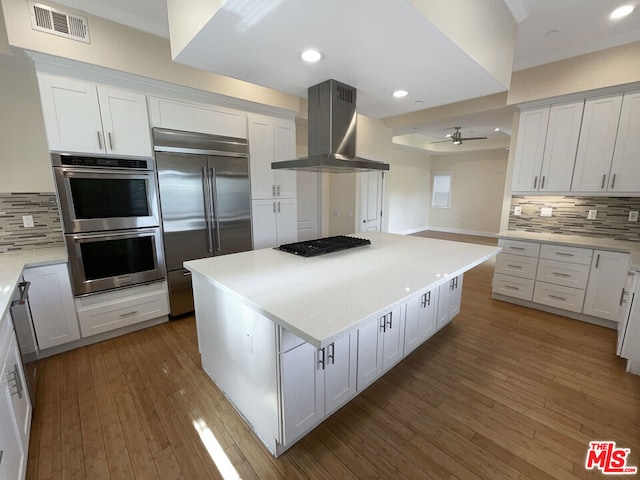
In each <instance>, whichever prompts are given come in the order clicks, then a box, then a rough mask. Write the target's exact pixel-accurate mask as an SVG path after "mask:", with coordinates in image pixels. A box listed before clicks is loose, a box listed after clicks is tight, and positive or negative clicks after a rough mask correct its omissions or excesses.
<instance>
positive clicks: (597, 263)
mask: <svg viewBox="0 0 640 480" xmlns="http://www.w3.org/2000/svg"><path fill="white" fill-rule="evenodd" d="M598 265H600V254H598V256H597V257H596V268H598Z"/></svg>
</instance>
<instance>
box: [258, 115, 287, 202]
mask: <svg viewBox="0 0 640 480" xmlns="http://www.w3.org/2000/svg"><path fill="white" fill-rule="evenodd" d="M295 142H296V135H295V123H294V122H293V120H284V119H280V118H273V117H266V116H263V115H250V116H249V151H250V155H251V156H250V159H251V162H250V165H251V198H253V199H254V200H262V199H273V198H295V197H296V172H295V171H293V170H272V169H271V162H275V161H279V160H293V159H294V158H295V149H296V143H295Z"/></svg>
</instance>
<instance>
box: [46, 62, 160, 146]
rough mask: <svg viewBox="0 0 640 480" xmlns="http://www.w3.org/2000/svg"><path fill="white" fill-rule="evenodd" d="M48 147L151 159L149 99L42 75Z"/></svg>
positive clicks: (113, 89)
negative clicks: (147, 100)
mask: <svg viewBox="0 0 640 480" xmlns="http://www.w3.org/2000/svg"><path fill="white" fill-rule="evenodd" d="M38 82H39V86H40V97H41V100H42V110H43V115H44V122H45V127H46V130H47V138H48V141H49V148H50V149H51V150H56V151H65V152H78V153H98V154H100V153H103V154H113V155H131V156H146V157H149V156H151V155H152V149H151V136H150V130H149V120H148V116H147V103H146V97H145V96H144V95H143V94H141V93H135V92H130V91H126V90H121V89H116V88H112V87H108V86H103V85H97V84H95V83H91V82H86V81H84V80H78V79H73V78H67V77H59V76H56V75H51V74H46V73H39V74H38Z"/></svg>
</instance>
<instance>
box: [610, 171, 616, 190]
mask: <svg viewBox="0 0 640 480" xmlns="http://www.w3.org/2000/svg"><path fill="white" fill-rule="evenodd" d="M615 186H616V174H615V173H614V174H613V176H612V177H611V188H613V187H615Z"/></svg>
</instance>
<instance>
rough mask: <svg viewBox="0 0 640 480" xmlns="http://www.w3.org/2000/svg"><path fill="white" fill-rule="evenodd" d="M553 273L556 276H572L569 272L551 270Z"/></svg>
mask: <svg viewBox="0 0 640 480" xmlns="http://www.w3.org/2000/svg"><path fill="white" fill-rule="evenodd" d="M551 274H552V275H555V276H556V277H570V276H571V275H569V274H568V273H560V272H551Z"/></svg>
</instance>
